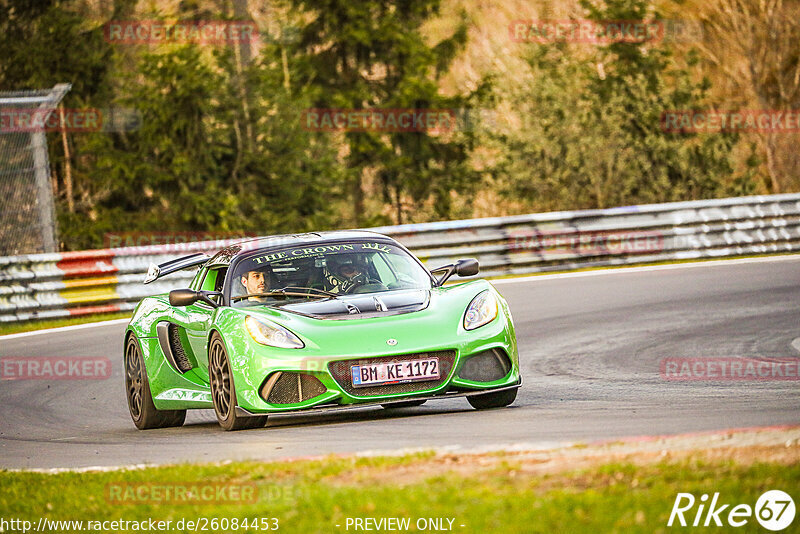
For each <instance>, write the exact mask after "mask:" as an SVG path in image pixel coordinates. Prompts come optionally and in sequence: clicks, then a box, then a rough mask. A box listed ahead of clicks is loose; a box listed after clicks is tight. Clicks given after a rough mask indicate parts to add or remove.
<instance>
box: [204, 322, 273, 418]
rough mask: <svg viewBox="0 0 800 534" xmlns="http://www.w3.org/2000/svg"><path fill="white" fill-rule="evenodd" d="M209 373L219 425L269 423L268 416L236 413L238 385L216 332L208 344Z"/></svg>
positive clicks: (226, 352)
mask: <svg viewBox="0 0 800 534" xmlns="http://www.w3.org/2000/svg"><path fill="white" fill-rule="evenodd" d="M208 375H209V381H210V382H211V398H212V399H213V401H214V413H216V415H217V421H218V422H219V426H221V427H222V428H224V429H225V430H245V429H249V428H261V427H263V426H264V425H265V424H267V416H266V415H259V416H256V417H243V416H241V415H237V414H236V387H235V386H234V384H233V374H232V373H231V363H230V360H229V359H228V351H227V350H226V349H225V343H224V342H223V341H222V337H221V336H220V335H219V334H217V333H216V332H215V333H214V335H213V336H211V343H210V344H209V346H208Z"/></svg>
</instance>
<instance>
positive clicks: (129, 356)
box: [125, 335, 186, 430]
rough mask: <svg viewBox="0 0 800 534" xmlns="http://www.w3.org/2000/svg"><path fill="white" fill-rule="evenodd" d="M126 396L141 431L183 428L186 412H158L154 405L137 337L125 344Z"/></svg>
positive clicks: (132, 417)
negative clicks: (173, 427) (174, 427)
mask: <svg viewBox="0 0 800 534" xmlns="http://www.w3.org/2000/svg"><path fill="white" fill-rule="evenodd" d="M125 395H126V397H127V398H128V411H130V413H131V419H133V424H134V425H136V428H138V429H139V430H149V429H151V428H167V427H172V426H182V425H183V422H184V421H185V420H186V410H158V409H156V406H155V404H153V395H152V394H151V393H150V382H149V380H148V379H147V370H146V369H145V366H144V358H143V357H142V351H141V349H140V348H139V343H138V342H137V341H136V336H134V335H130V336H128V342H127V343H126V344H125Z"/></svg>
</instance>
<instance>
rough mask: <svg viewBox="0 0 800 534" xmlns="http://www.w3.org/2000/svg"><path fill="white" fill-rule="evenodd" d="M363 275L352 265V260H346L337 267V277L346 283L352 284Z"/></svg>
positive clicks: (356, 266)
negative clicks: (340, 277)
mask: <svg viewBox="0 0 800 534" xmlns="http://www.w3.org/2000/svg"><path fill="white" fill-rule="evenodd" d="M362 274H363V273H362V271H361V269H360V268H359V267H358V265H356V264H355V263H353V261H352V260H346V261H345V262H344V263H342V264H341V265H340V266H339V275H340V276H342V277H343V278H344V279H345V280H347V281H348V282H352V281H353V280H354V279H355V278H357V277H359V276H361V275H362Z"/></svg>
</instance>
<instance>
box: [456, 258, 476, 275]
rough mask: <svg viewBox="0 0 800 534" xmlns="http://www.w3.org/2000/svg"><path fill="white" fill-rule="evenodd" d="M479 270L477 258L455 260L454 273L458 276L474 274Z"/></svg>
mask: <svg viewBox="0 0 800 534" xmlns="http://www.w3.org/2000/svg"><path fill="white" fill-rule="evenodd" d="M480 270H481V267H480V265H479V264H478V260H476V259H475V258H467V259H464V260H458V261H457V262H456V274H457V275H458V276H475V275H476V274H478V272H479V271H480Z"/></svg>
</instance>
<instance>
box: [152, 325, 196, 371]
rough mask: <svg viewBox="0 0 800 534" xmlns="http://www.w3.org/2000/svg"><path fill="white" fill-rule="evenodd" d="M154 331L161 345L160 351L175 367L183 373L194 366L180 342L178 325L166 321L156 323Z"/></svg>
mask: <svg viewBox="0 0 800 534" xmlns="http://www.w3.org/2000/svg"><path fill="white" fill-rule="evenodd" d="M156 333H157V334H158V343H159V345H161V351H162V352H163V353H164V356H166V358H167V360H169V363H171V364H172V366H173V367H174V368H175V369H177V370H178V371H180V372H181V373H185V372H186V371H189V370H190V369H192V368H194V365H193V364H192V361H191V360H190V359H189V357H188V356H187V355H186V350H185V349H184V348H183V343H181V333H180V327H179V326H178V325H176V324H173V323H168V322H161V323H158V325H156Z"/></svg>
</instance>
